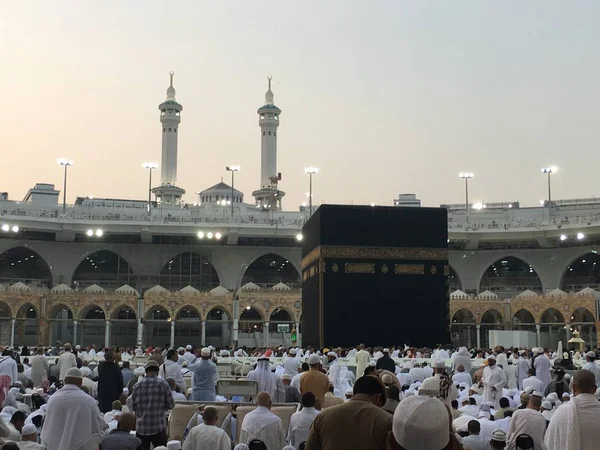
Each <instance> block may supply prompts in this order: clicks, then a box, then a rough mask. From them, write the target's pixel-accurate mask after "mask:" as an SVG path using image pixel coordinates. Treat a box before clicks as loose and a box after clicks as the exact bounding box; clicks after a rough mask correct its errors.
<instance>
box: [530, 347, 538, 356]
mask: <svg viewBox="0 0 600 450" xmlns="http://www.w3.org/2000/svg"><path fill="white" fill-rule="evenodd" d="M531 351H532V352H533V353H535V354H536V355H537V354H538V353H540V349H539V347H533V348H532V349H531Z"/></svg>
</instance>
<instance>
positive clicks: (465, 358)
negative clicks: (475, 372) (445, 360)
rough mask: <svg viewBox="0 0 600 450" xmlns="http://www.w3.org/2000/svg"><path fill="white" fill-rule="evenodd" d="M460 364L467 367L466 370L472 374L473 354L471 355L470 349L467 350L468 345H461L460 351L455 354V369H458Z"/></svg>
mask: <svg viewBox="0 0 600 450" xmlns="http://www.w3.org/2000/svg"><path fill="white" fill-rule="evenodd" d="M458 366H463V367H464V368H465V372H466V373H468V374H469V375H470V374H471V355H469V350H467V347H460V348H459V349H458V353H457V354H456V356H454V360H453V368H454V370H456V368H457V367H458Z"/></svg>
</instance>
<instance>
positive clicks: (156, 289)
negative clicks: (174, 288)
mask: <svg viewBox="0 0 600 450" xmlns="http://www.w3.org/2000/svg"><path fill="white" fill-rule="evenodd" d="M168 293H169V291H168V290H167V289H165V288H164V287H162V286H161V285H160V284H157V285H156V286H153V287H151V288H150V289H148V290H147V291H146V294H150V295H164V294H168Z"/></svg>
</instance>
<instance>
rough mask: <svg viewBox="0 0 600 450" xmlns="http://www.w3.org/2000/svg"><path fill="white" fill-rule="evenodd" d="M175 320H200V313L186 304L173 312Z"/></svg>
mask: <svg viewBox="0 0 600 450" xmlns="http://www.w3.org/2000/svg"><path fill="white" fill-rule="evenodd" d="M188 312H189V314H188ZM175 320H202V313H201V312H200V310H199V309H198V308H196V307H195V306H193V305H190V304H186V305H183V306H182V307H180V308H179V309H178V310H177V311H175Z"/></svg>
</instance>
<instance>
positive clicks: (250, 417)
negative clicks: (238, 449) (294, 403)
mask: <svg viewBox="0 0 600 450" xmlns="http://www.w3.org/2000/svg"><path fill="white" fill-rule="evenodd" d="M256 403H257V407H256V409H255V410H254V411H251V412H249V413H248V414H246V416H245V417H244V420H243V421H242V428H241V432H240V438H239V441H240V442H243V443H245V444H248V443H249V442H250V441H252V440H253V439H260V440H261V441H263V442H264V443H265V445H266V447H267V449H268V450H279V449H281V448H283V447H284V446H285V429H284V428H283V424H282V422H281V419H280V418H279V417H277V416H276V415H275V414H273V413H272V412H271V411H270V410H271V396H270V395H269V393H268V392H259V393H258V395H257V396H256Z"/></svg>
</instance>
